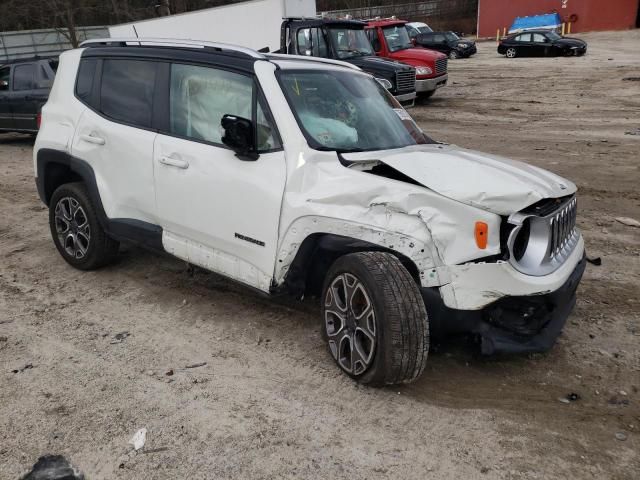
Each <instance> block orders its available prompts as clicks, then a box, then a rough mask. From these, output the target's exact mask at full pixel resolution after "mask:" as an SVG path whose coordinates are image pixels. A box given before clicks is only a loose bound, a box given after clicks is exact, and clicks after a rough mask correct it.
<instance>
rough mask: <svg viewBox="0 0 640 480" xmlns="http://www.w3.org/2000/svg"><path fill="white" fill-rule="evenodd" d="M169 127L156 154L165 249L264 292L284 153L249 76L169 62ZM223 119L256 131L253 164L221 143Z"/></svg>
mask: <svg viewBox="0 0 640 480" xmlns="http://www.w3.org/2000/svg"><path fill="white" fill-rule="evenodd" d="M169 76H170V80H169V82H167V83H168V85H169V92H167V94H166V99H167V101H168V109H167V114H168V119H169V121H168V122H167V124H166V125H165V126H164V128H163V129H162V131H161V132H160V133H159V134H158V137H157V138H156V142H155V148H154V178H155V185H156V198H157V205H158V217H159V221H160V225H161V226H162V228H163V245H164V248H165V249H166V250H167V251H168V252H170V253H172V254H174V255H176V256H177V257H180V258H183V259H185V260H187V261H189V262H191V263H194V264H196V265H200V266H202V267H204V268H207V269H209V270H213V271H216V272H219V273H222V274H224V275H226V276H229V277H231V278H234V279H236V280H238V281H240V282H243V283H246V284H248V285H251V286H253V287H255V288H259V289H261V290H263V291H268V290H269V287H270V281H271V278H272V276H273V270H274V265H275V256H276V247H277V241H278V227H279V221H280V206H281V203H282V197H283V194H284V185H285V171H286V168H285V161H284V152H283V150H282V146H281V143H280V140H279V136H278V132H277V130H276V127H275V124H274V122H273V120H272V117H271V115H270V113H269V110H268V108H267V106H266V102H265V101H264V98H263V97H262V96H261V94H260V91H259V89H258V88H257V84H256V81H255V79H254V78H253V76H252V75H249V74H246V73H244V72H240V71H231V70H227V69H222V68H217V67H212V66H199V65H183V64H177V63H176V64H173V65H172V66H171V72H170V74H169ZM225 114H229V115H235V116H239V117H244V118H247V119H250V120H252V121H253V123H254V125H256V129H255V130H256V135H257V139H256V143H257V145H258V150H259V154H260V156H259V158H258V159H257V160H255V161H243V160H241V159H240V158H238V157H237V156H236V155H235V152H233V151H232V150H230V149H229V148H228V147H226V146H225V145H224V144H223V143H222V136H223V135H224V131H223V129H222V127H221V124H220V123H221V120H222V117H223V116H224V115H225Z"/></svg>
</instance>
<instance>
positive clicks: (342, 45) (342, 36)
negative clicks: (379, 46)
mask: <svg viewBox="0 0 640 480" xmlns="http://www.w3.org/2000/svg"><path fill="white" fill-rule="evenodd" d="M328 30H329V38H331V43H332V44H333V48H334V49H335V51H336V54H337V55H338V58H340V59H345V58H351V57H358V56H362V55H375V53H374V52H373V48H371V42H370V41H369V39H368V38H367V35H366V33H364V30H355V29H353V28H329V29H328Z"/></svg>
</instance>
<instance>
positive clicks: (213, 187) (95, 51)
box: [33, 39, 585, 385]
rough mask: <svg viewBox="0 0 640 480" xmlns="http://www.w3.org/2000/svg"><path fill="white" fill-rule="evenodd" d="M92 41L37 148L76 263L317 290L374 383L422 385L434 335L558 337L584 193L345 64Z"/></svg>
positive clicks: (65, 244) (332, 347)
mask: <svg viewBox="0 0 640 480" xmlns="http://www.w3.org/2000/svg"><path fill="white" fill-rule="evenodd" d="M81 47H82V48H79V49H74V50H70V51H67V52H65V53H63V54H62V55H61V57H60V67H59V69H58V75H57V76H56V79H55V83H54V86H53V90H52V94H51V96H50V99H49V101H48V102H47V104H46V105H45V106H44V108H43V109H42V126H41V128H40V131H39V133H38V137H37V139H36V143H35V147H34V154H33V160H34V169H35V176H36V184H37V188H38V193H39V195H40V198H41V199H42V201H43V202H44V204H45V205H47V206H48V207H49V228H50V231H51V235H52V239H53V243H54V244H55V246H56V248H57V250H58V252H59V253H60V255H61V256H62V258H63V259H64V260H65V261H66V262H68V263H69V264H70V265H71V266H73V267H75V268H78V269H81V270H91V269H95V268H98V267H100V266H103V265H106V264H108V263H109V262H111V261H112V260H113V259H114V258H115V256H116V255H117V253H118V247H119V242H120V241H122V240H129V241H134V242H138V243H140V244H143V245H148V246H150V247H152V248H156V249H159V250H164V251H166V252H169V253H170V254H172V255H174V256H176V257H178V258H181V259H183V260H185V261H187V262H190V263H191V264H194V265H197V266H200V267H202V268H205V269H208V270H211V271H214V272H217V273H219V274H221V275H223V276H225V277H227V278H229V279H231V280H235V281H237V282H240V283H242V284H244V285H246V286H248V287H251V288H253V289H254V290H258V291H260V292H262V293H264V294H267V295H275V294H280V293H289V294H291V295H294V296H296V297H301V296H302V295H305V296H307V297H311V296H313V295H320V306H321V322H322V332H323V335H324V337H325V339H326V341H327V345H328V350H329V352H330V354H331V356H332V358H333V359H334V360H335V362H336V363H337V364H338V366H339V367H340V368H341V369H342V370H343V371H344V372H345V373H346V374H347V375H349V376H351V377H352V378H354V379H356V380H357V381H359V382H362V383H364V384H370V385H386V384H396V383H403V382H410V381H412V380H415V379H416V378H417V377H418V376H419V375H420V374H421V373H422V371H423V370H424V368H425V365H426V361H427V354H428V351H429V338H430V336H437V335H442V334H444V333H447V332H468V333H471V334H473V335H475V336H476V337H478V338H479V339H480V344H481V349H482V352H484V353H486V354H490V353H494V352H537V351H543V350H546V349H548V348H550V347H551V345H552V344H553V343H554V341H555V339H556V337H557V336H558V335H559V333H560V331H561V329H562V327H563V325H564V323H565V320H566V319H567V316H568V315H569V313H570V312H571V310H572V308H573V306H574V304H575V291H576V287H577V285H578V282H579V281H580V278H581V276H582V273H583V270H584V267H585V254H584V241H583V239H582V236H581V234H580V231H579V230H578V229H577V228H576V213H577V204H576V196H575V193H576V187H575V185H574V184H573V183H571V182H570V181H568V180H565V179H563V178H561V177H559V176H557V175H554V174H552V173H550V172H547V171H544V170H542V169H539V168H536V167H532V166H528V165H526V164H524V163H520V162H517V161H512V160H508V159H505V158H500V157H495V156H492V155H487V154H483V153H480V152H475V151H471V150H466V149H463V148H459V147H456V146H453V145H447V144H443V143H439V142H436V141H434V140H432V139H431V138H430V137H428V136H427V135H426V134H425V133H424V132H423V131H422V130H421V129H420V128H419V127H418V126H417V124H416V123H415V122H414V121H413V120H412V118H411V116H410V115H409V114H408V113H407V111H406V110H404V109H403V108H402V107H401V106H400V104H399V103H398V102H397V100H396V99H395V98H394V97H393V96H392V95H391V94H390V93H389V92H388V91H387V90H385V89H384V88H383V87H382V86H381V85H380V84H379V83H378V82H377V81H375V79H374V77H373V76H371V75H369V74H366V73H364V72H362V71H361V70H359V69H357V68H356V67H354V66H353V65H351V64H348V63H345V62H339V61H336V60H326V59H323V58H314V57H306V58H300V57H294V56H290V55H273V54H263V53H258V52H256V51H253V50H249V49H247V48H242V47H233V46H229V45H227V44H215V43H203V42H189V41H186V40H181V41H176V43H175V45H173V44H172V41H170V40H158V41H151V40H144V39H138V40H137V44H134V43H133V42H132V41H131V40H128V41H124V40H122V41H119V40H117V39H107V40H103V41H99V40H95V41H90V42H88V43H87V42H85V44H83V45H82V46H81ZM192 47H193V48H192ZM140 321H144V320H143V319H140ZM238 321H243V319H242V318H238ZM283 368H284V369H285V370H286V366H284V367H283Z"/></svg>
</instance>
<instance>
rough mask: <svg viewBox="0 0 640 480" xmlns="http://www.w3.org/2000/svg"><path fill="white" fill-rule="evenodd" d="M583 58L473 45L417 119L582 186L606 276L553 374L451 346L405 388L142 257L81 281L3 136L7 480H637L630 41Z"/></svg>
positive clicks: (1, 406)
mask: <svg viewBox="0 0 640 480" xmlns="http://www.w3.org/2000/svg"><path fill="white" fill-rule="evenodd" d="M582 37H583V38H584V39H586V40H587V41H588V42H589V53H588V54H587V55H586V56H585V57H582V58H553V59H514V60H507V59H505V58H503V57H500V56H498V55H497V54H496V53H495V45H494V44H493V43H489V42H487V43H480V45H479V50H480V51H479V53H478V55H477V56H475V57H473V58H471V59H468V60H459V61H453V62H450V72H451V73H450V84H449V86H447V87H445V88H444V89H442V90H441V91H440V92H438V94H437V95H436V96H435V97H434V98H433V99H432V101H431V102H430V103H429V104H428V105H426V106H421V107H417V108H415V109H413V110H412V114H413V115H414V116H415V118H416V120H417V121H418V122H419V123H420V124H421V125H422V127H423V128H424V129H425V130H426V131H428V132H430V133H431V134H432V135H433V136H434V137H435V138H438V139H440V140H445V141H449V142H452V143H456V144H458V145H461V146H465V147H470V148H475V149H478V150H483V151H487V152H490V153H495V154H501V155H505V156H510V157H513V158H517V159H522V160H526V161H529V162H531V163H533V164H535V165H538V166H541V167H544V168H547V169H549V170H552V171H554V172H557V173H559V174H561V175H563V176H566V177H568V178H570V179H572V180H573V181H575V182H576V183H577V184H578V186H579V189H580V192H579V199H580V203H579V205H580V218H579V226H580V227H581V228H582V230H583V233H584V236H585V238H586V243H587V247H588V251H589V254H590V256H592V257H601V258H602V266H600V267H595V266H591V265H590V266H589V267H588V268H587V272H586V274H585V277H584V279H583V283H582V285H581V287H580V289H579V299H578V304H577V307H576V310H575V311H574V313H573V315H572V316H571V318H570V319H569V321H568V323H567V326H566V328H565V331H564V333H563V335H562V336H561V337H560V339H559V341H558V343H557V345H556V346H555V348H553V350H552V351H551V352H549V353H548V354H545V355H531V356H525V357H501V358H491V359H486V358H481V357H479V356H477V355H476V354H475V353H474V351H473V349H472V348H470V346H469V345H468V344H467V343H465V342H462V341H461V342H457V341H456V342H452V343H450V344H446V345H440V346H438V347H437V348H436V349H435V351H434V352H433V353H432V354H431V357H430V361H429V364H428V367H427V369H426V371H425V373H424V375H423V376H422V377H421V378H420V379H419V381H417V382H416V383H414V384H412V385H408V386H404V387H401V388H395V389H370V388H364V387H361V386H359V385H357V384H355V383H354V382H352V381H350V380H349V379H348V378H346V377H345V376H344V375H342V374H340V373H339V371H338V369H337V368H336V367H335V366H334V365H333V363H332V361H331V359H330V357H329V355H328V353H327V352H326V350H325V346H324V344H323V342H322V339H321V336H320V329H319V320H318V306H317V303H316V302H314V301H313V300H311V299H310V300H307V301H305V302H304V303H296V302H294V301H288V300H284V299H279V300H276V301H270V300H268V299H265V298H262V297H259V296H257V295H256V294H254V293H252V292H250V291H248V290H245V289H244V288H242V287H239V286H237V285H234V284H232V283H230V282H227V281H226V280H224V279H222V278H220V277H218V276H216V275H214V274H206V273H204V272H202V271H196V272H195V273H193V272H190V271H189V270H188V269H187V268H186V266H185V264H184V263H182V262H180V261H178V260H175V259H172V258H169V257H162V256H158V255H155V254H151V253H148V252H145V251H142V250H139V249H136V248H132V247H125V248H123V251H122V254H121V255H120V258H119V261H118V262H117V263H116V264H115V265H113V266H110V267H108V268H105V269H102V270H100V271H96V272H89V273H86V272H80V271H76V270H74V269H72V268H71V267H69V266H68V265H67V264H66V263H65V262H64V261H63V260H62V259H61V257H60V256H59V255H58V254H57V252H56V251H55V248H54V246H53V243H52V241H51V239H50V237H49V232H48V226H47V211H46V210H45V207H44V206H42V205H41V203H40V202H39V200H38V198H37V195H36V190H35V186H34V182H33V170H32V162H31V150H32V144H33V141H32V139H30V138H28V137H23V136H17V135H0V212H1V215H0V258H1V259H2V260H1V261H0V478H2V479H15V478H17V477H19V476H20V475H21V474H23V473H25V472H27V471H28V470H29V469H30V467H31V466H32V465H33V464H34V463H35V461H36V459H37V458H38V457H39V456H41V455H44V454H62V455H64V456H65V457H66V458H68V459H69V460H70V461H71V462H72V463H73V464H74V465H76V466H77V467H78V468H80V469H81V470H82V471H83V472H84V473H85V474H86V475H87V476H88V478H92V479H97V478H118V479H133V478H140V479H148V478H154V479H177V478H192V479H196V478H320V479H325V478H326V479H329V478H330V479H335V478H351V479H361V478H362V479H364V478H419V479H424V478H434V479H459V478H463V479H476V478H481V479H485V478H486V479H490V478H505V479H540V478H566V479H585V478H598V479H606V478H611V479H613V478H615V479H637V478H638V472H639V471H640V453H639V452H640V408H639V406H638V405H639V402H640V392H639V389H640V346H639V345H640V316H639V311H640V229H639V228H634V227H630V226H626V225H623V224H621V223H619V222H618V221H616V220H615V218H616V217H633V218H636V219H638V220H640V193H639V190H638V182H639V180H640V170H639V165H640V163H639V162H640V82H639V81H632V80H628V78H629V77H635V78H636V79H638V77H640V55H638V45H639V44H640V30H636V31H631V32H623V33H610V32H606V33H597V34H588V35H586V34H585V35H583V36H582ZM625 79H627V80H625ZM202 362H206V365H203V366H199V367H195V368H188V367H189V366H193V365H194V364H198V363H202ZM14 371H15V372H14ZM169 373H172V375H169ZM570 393H576V394H578V395H579V397H580V399H579V400H577V401H574V402H571V403H564V402H561V401H560V400H559V399H560V398H564V397H565V396H566V395H567V394H570ZM142 427H144V428H146V429H147V430H148V433H147V442H146V445H145V447H144V448H143V449H142V450H140V451H139V452H138V453H134V452H133V451H132V447H131V446H130V445H128V444H127V442H128V440H129V439H130V438H131V436H132V435H133V434H134V433H135V432H136V431H137V430H138V429H140V428H142Z"/></svg>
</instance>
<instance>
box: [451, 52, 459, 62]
mask: <svg viewBox="0 0 640 480" xmlns="http://www.w3.org/2000/svg"><path fill="white" fill-rule="evenodd" d="M449 58H450V59H451V60H455V59H457V58H460V54H459V53H458V52H457V51H456V50H451V51H450V52H449Z"/></svg>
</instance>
